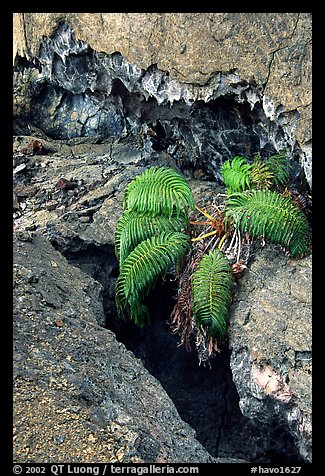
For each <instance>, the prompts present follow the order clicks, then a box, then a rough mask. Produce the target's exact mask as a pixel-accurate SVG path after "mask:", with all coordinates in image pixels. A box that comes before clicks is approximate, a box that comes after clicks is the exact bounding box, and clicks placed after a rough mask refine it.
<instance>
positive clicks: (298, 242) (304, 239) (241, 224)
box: [226, 190, 311, 257]
mask: <svg viewBox="0 0 325 476" xmlns="http://www.w3.org/2000/svg"><path fill="white" fill-rule="evenodd" d="M226 220H227V222H228V221H231V222H233V223H234V224H235V226H236V228H239V229H240V230H242V231H243V232H249V233H250V234H251V236H252V237H253V238H254V237H257V236H263V237H264V238H266V239H269V240H270V241H271V242H272V243H274V244H279V245H282V246H284V247H286V248H287V249H288V250H289V253H290V255H291V256H293V257H296V256H301V255H302V254H304V253H305V252H306V251H307V249H308V246H309V244H310V242H311V236H310V229H309V225H308V221H307V218H306V216H305V215H304V213H303V212H302V211H301V210H300V209H299V208H298V207H297V206H296V205H295V204H294V203H293V202H292V200H291V199H290V198H288V197H285V196H283V195H280V194H278V193H277V192H273V191H270V190H252V191H247V192H244V193H236V194H233V195H231V196H229V197H228V199H227V202H226Z"/></svg>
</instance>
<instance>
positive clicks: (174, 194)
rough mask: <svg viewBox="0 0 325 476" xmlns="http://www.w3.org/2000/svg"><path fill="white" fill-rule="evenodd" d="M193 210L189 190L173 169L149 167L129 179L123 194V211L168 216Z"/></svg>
mask: <svg viewBox="0 0 325 476" xmlns="http://www.w3.org/2000/svg"><path fill="white" fill-rule="evenodd" d="M188 207H189V208H193V207H194V199H193V195H192V191H191V189H190V187H189V186H188V184H187V183H186V181H185V179H184V177H182V176H181V175H180V174H179V173H178V172H176V170H174V169H171V168H168V167H151V168H150V169H148V170H146V171H145V172H143V173H142V174H140V175H139V176H138V177H137V178H135V179H134V180H132V182H130V183H129V185H128V186H127V188H126V190H125V193H124V210H129V211H136V212H139V213H141V212H145V213H148V214H150V215H151V216H157V215H166V216H169V217H171V216H172V215H173V214H175V213H176V215H177V216H179V215H180V213H181V210H183V212H184V213H186V214H187V209H188Z"/></svg>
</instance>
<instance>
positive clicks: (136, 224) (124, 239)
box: [115, 211, 189, 265]
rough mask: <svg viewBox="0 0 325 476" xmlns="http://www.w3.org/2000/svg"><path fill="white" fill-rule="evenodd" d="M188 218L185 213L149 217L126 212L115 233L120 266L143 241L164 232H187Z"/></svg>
mask: <svg viewBox="0 0 325 476" xmlns="http://www.w3.org/2000/svg"><path fill="white" fill-rule="evenodd" d="M188 224H189V222H188V218H187V215H185V214H184V213H180V214H179V216H177V215H176V213H174V214H173V215H172V216H171V217H170V218H169V217H167V216H165V215H157V216H154V217H151V216H149V215H148V214H147V213H137V212H134V211H130V212H129V211H125V212H124V213H123V215H122V216H121V217H120V218H119V220H118V222H117V226H116V232H115V254H116V256H117V257H118V260H119V263H120V265H122V263H123V262H124V260H125V258H126V257H127V256H128V255H129V254H130V253H131V251H132V250H133V249H134V248H135V247H136V246H137V245H138V244H139V243H141V241H143V240H146V239H147V238H150V236H152V235H158V234H160V233H162V232H164V231H181V230H187V228H188Z"/></svg>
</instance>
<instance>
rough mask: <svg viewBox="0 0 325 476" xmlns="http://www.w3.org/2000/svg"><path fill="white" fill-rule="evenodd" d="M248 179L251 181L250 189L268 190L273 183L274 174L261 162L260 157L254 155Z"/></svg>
mask: <svg viewBox="0 0 325 476" xmlns="http://www.w3.org/2000/svg"><path fill="white" fill-rule="evenodd" d="M250 179H251V181H252V188H257V189H259V188H264V189H269V188H270V187H271V185H272V183H273V179H274V173H273V172H272V170H270V168H269V167H268V165H267V163H266V162H263V161H262V159H261V156H260V155H258V154H257V155H256V156H255V159H254V162H253V164H252V169H251V174H250Z"/></svg>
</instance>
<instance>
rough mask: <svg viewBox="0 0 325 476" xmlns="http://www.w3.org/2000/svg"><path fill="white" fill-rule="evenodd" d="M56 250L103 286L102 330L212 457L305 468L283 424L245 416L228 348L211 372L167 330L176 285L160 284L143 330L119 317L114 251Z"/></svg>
mask: <svg viewBox="0 0 325 476" xmlns="http://www.w3.org/2000/svg"><path fill="white" fill-rule="evenodd" d="M53 244H54V245H55V247H56V248H57V249H58V250H59V251H61V252H63V254H64V255H65V257H66V258H67V259H68V260H69V262H70V263H71V264H72V265H74V266H78V267H80V268H81V269H82V270H83V271H84V272H86V273H87V274H89V275H90V276H92V277H93V278H94V279H95V280H97V281H99V282H100V283H101V284H102V286H103V292H102V297H103V305H104V310H105V315H106V322H104V323H100V324H101V325H103V326H104V327H106V328H107V329H110V330H111V331H113V332H114V334H115V335H116V338H117V340H118V341H119V342H122V343H123V344H124V345H125V347H126V348H127V349H128V350H130V351H132V352H133V353H134V355H135V356H136V357H137V358H139V359H141V361H142V362H143V365H144V366H145V367H146V369H147V370H148V371H149V372H150V373H151V374H152V375H153V376H154V377H155V378H156V379H157V380H159V381H160V383H161V385H162V386H163V388H164V389H165V391H166V393H167V394H168V395H169V397H170V398H171V399H172V401H173V402H174V404H175V406H176V408H177V410H178V413H179V415H180V417H181V418H182V419H183V420H184V421H185V422H187V423H188V424H189V425H190V426H191V427H192V428H193V429H194V430H195V431H196V436H197V439H198V441H200V443H201V444H202V445H203V446H204V447H205V448H206V449H207V451H208V452H209V453H210V454H211V455H212V456H214V457H224V458H225V457H232V458H239V459H243V460H245V461H248V462H256V463H257V462H261V463H272V464H298V463H300V462H301V461H300V457H299V455H298V452H297V450H296V448H295V444H294V441H293V438H292V437H291V436H290V435H289V434H288V433H287V431H286V430H285V429H284V426H283V425H282V424H281V422H279V421H276V420H275V421H274V425H273V427H272V428H270V427H269V425H267V426H266V425H264V424H262V423H260V422H258V421H257V420H255V419H250V418H247V417H245V416H243V415H242V413H241V411H240V408H239V397H238V393H237V390H236V387H235V385H234V382H233V380H232V374H231V369H230V350H229V347H228V345H227V342H225V343H224V344H223V346H222V350H221V352H220V353H219V354H218V355H217V356H216V357H214V359H212V361H211V367H209V366H205V367H204V366H200V365H199V359H198V356H197V353H196V350H195V344H194V343H193V345H192V350H191V351H188V350H186V349H184V348H182V347H180V346H179V336H177V335H174V334H172V333H171V331H170V328H169V326H168V320H169V316H170V313H171V310H172V308H173V306H174V304H175V295H176V283H175V281H170V280H168V279H166V280H165V281H164V282H163V281H162V280H160V281H159V282H157V284H156V286H155V288H154V289H153V290H152V292H151V294H150V295H149V297H148V300H147V302H146V304H147V305H148V306H149V309H150V311H151V319H150V322H148V324H147V325H146V326H145V327H144V328H139V327H136V326H135V325H134V324H133V323H132V322H130V321H129V320H128V319H127V318H125V319H122V318H118V316H117V312H116V306H115V297H114V292H115V282H116V278H117V276H118V273H119V269H118V263H117V260H116V257H115V255H114V251H113V248H112V247H108V248H105V247H101V248H99V247H96V246H94V245H89V246H85V245H83V246H81V243H79V245H80V248H79V249H77V247H76V244H75V245H74V246H73V247H72V248H71V249H69V248H68V247H67V246H65V248H64V249H62V247H60V245H58V243H57V242H53ZM60 248H61V249H60Z"/></svg>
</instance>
